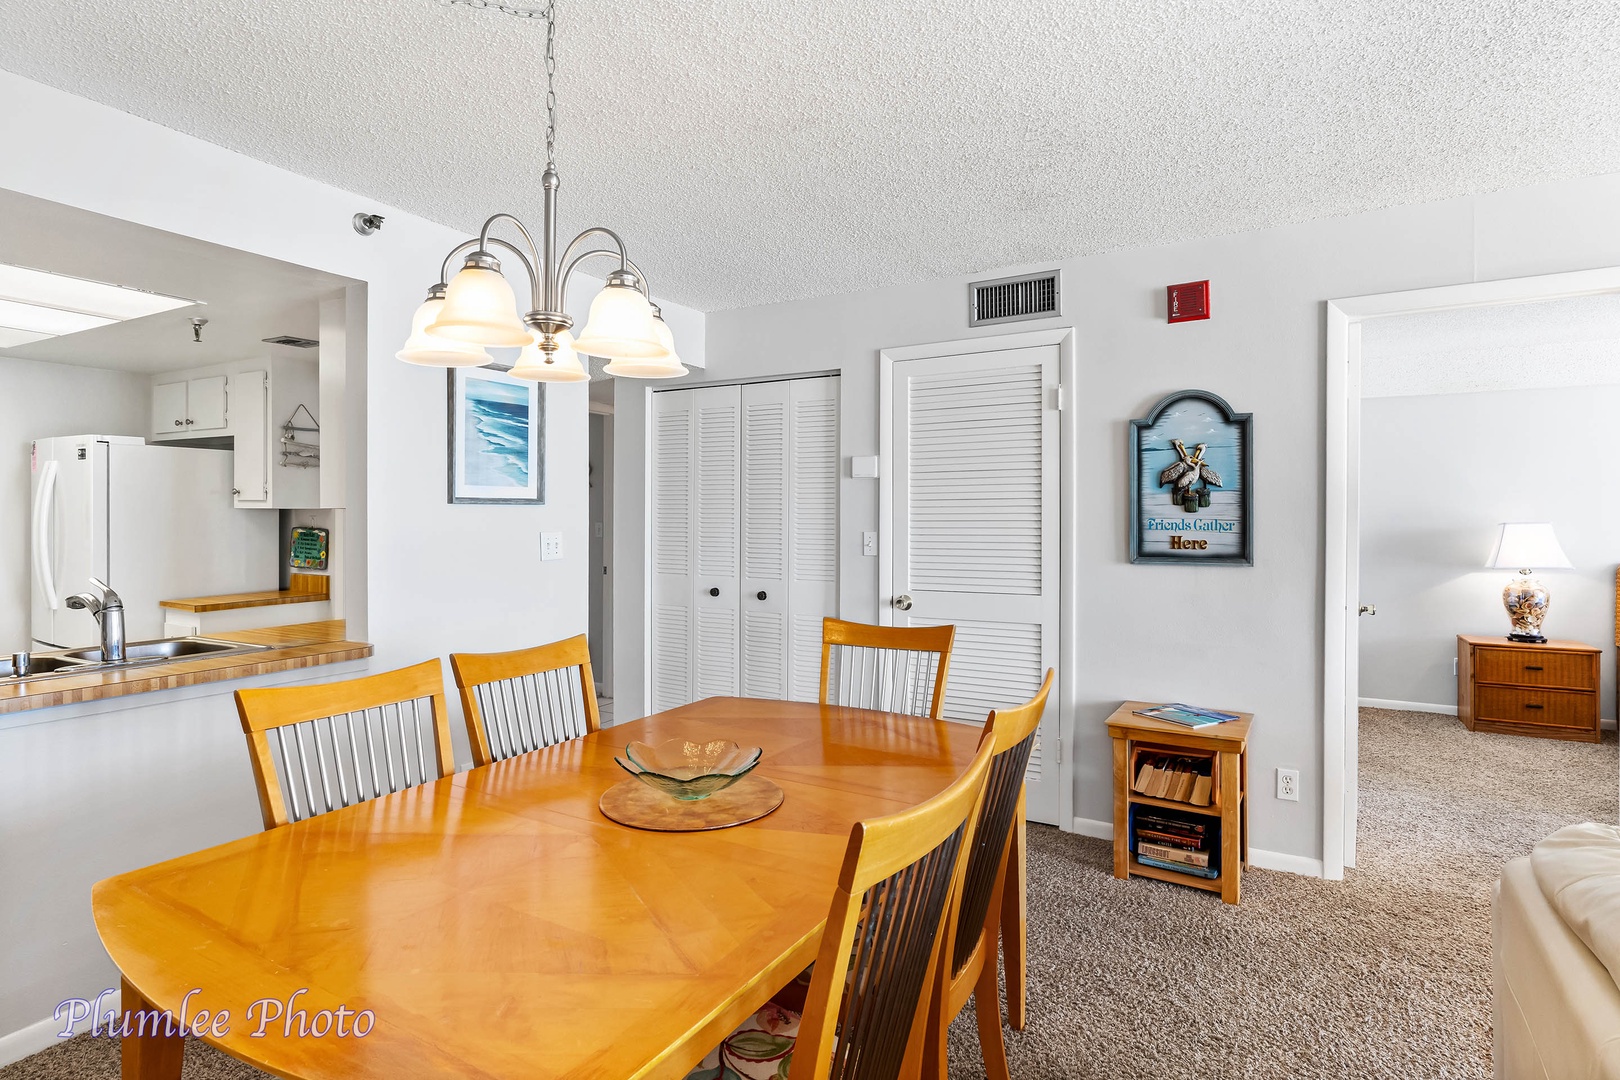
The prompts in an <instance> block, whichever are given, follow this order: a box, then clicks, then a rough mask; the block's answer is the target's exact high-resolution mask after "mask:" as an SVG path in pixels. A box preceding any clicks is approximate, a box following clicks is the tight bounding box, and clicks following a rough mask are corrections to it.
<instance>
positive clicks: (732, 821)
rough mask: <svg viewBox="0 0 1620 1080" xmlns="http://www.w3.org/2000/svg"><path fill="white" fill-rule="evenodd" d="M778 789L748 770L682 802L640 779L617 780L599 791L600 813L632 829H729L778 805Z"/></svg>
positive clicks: (661, 830)
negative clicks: (716, 788)
mask: <svg viewBox="0 0 1620 1080" xmlns="http://www.w3.org/2000/svg"><path fill="white" fill-rule="evenodd" d="M782 798H783V796H782V789H781V788H779V787H777V786H776V785H775V784H773V783H771V782H770V781H769V780H767V779H765V778H764V777H763V776H757V775H755V774H752V773H750V774H749V775H747V776H745V777H743V778H742V779H741V780H739V781H737V782H736V783H735V784H732V785H731V786H730V787H728V788H726V789H725V790H724V791H718V792H715V793H714V794H713V795H710V796H709V797H708V798H707V799H696V800H693V801H691V802H683V801H682V800H680V799H675V798H671V797H670V796H668V795H665V794H664V793H663V792H661V791H656V790H654V789H653V788H651V787H649V786H647V785H646V784H644V783H642V782H641V781H640V780H636V779H629V780H621V781H619V782H618V783H617V784H614V785H613V786H612V787H610V788H608V789H607V790H606V791H604V792H603V793H602V801H601V802H600V803H598V805H599V806H600V807H601V808H602V813H603V814H604V815H606V816H607V817H609V818H611V819H613V820H614V821H617V822H618V823H619V824H620V825H628V826H630V827H631V828H632V829H651V830H653V831H654V832H703V831H705V830H708V829H729V828H730V827H731V826H733V825H744V824H747V823H748V822H750V821H758V820H759V819H760V818H762V817H764V816H765V815H766V814H769V813H770V812H771V811H772V810H775V809H776V808H777V807H778V806H781V805H782Z"/></svg>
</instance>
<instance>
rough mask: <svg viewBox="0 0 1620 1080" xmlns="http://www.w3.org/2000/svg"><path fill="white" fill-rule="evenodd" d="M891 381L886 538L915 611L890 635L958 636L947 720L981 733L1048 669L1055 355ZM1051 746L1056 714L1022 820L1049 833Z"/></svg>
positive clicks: (954, 363) (1026, 695) (925, 364)
mask: <svg viewBox="0 0 1620 1080" xmlns="http://www.w3.org/2000/svg"><path fill="white" fill-rule="evenodd" d="M893 377H894V380H895V383H894V389H895V393H894V397H893V402H894V413H893V417H892V423H893V428H892V430H893V432H894V440H893V445H894V458H895V461H894V488H893V493H894V494H893V502H892V507H893V515H894V517H893V520H892V522H891V523H890V528H889V536H888V539H889V543H890V550H891V551H892V552H893V562H892V564H891V573H892V580H893V582H894V592H895V594H896V596H899V595H906V596H909V597H910V598H911V607H910V609H909V610H905V611H902V610H900V609H899V608H897V607H892V606H891V608H890V611H891V613H892V616H893V622H894V624H895V625H898V626H939V625H943V624H946V623H949V624H952V625H954V626H955V627H956V639H955V643H954V646H953V648H952V652H951V667H950V675H949V678H948V680H947V682H946V690H945V715H946V717H947V718H949V719H952V720H961V721H964V722H967V723H983V722H984V718H985V716H986V714H987V713H988V712H989V711H990V710H991V709H997V708H1005V707H1007V706H1011V705H1019V704H1022V703H1023V702H1025V701H1028V700H1029V699H1030V698H1031V697H1033V696H1034V694H1035V692H1036V690H1038V689H1039V688H1040V685H1041V679H1042V677H1043V675H1044V673H1045V671H1046V669H1047V668H1049V667H1050V668H1056V667H1057V666H1058V625H1059V624H1058V610H1059V607H1058V601H1059V593H1058V563H1057V553H1058V487H1057V479H1058V457H1057V444H1058V412H1057V388H1058V350H1057V347H1056V346H1055V345H1054V346H1043V347H1037V348H1025V349H1010V350H1001V351H996V352H985V353H976V354H971V355H966V356H947V357H937V358H932V359H923V360H907V361H903V362H899V363H896V364H895V365H894V376H893ZM892 602H893V601H892V598H891V604H892ZM1061 700H1062V698H1061V695H1060V693H1059V690H1058V689H1057V688H1055V687H1054V690H1053V692H1052V696H1051V701H1052V702H1054V703H1055V702H1058V701H1061ZM1056 738H1057V707H1056V705H1055V704H1054V705H1052V706H1050V707H1049V708H1048V710H1047V715H1046V717H1045V719H1044V720H1043V721H1042V722H1041V726H1040V728H1039V729H1037V733H1036V737H1035V743H1034V745H1033V747H1032V750H1031V754H1030V762H1029V767H1028V770H1027V773H1026V775H1027V778H1028V782H1029V788H1028V797H1029V817H1030V818H1031V820H1035V821H1045V822H1049V823H1055V822H1056V821H1057V817H1058V808H1059V791H1058V788H1059V784H1058V769H1057V761H1056V760H1055V758H1054V759H1053V760H1050V761H1049V760H1048V748H1055V746H1056Z"/></svg>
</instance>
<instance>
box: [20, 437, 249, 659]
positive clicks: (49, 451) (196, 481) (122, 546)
mask: <svg viewBox="0 0 1620 1080" xmlns="http://www.w3.org/2000/svg"><path fill="white" fill-rule="evenodd" d="M231 459H232V454H231V451H229V450H194V449H191V448H188V447H179V446H163V445H151V446H148V445H147V444H146V441H145V440H144V439H140V438H135V437H132V436H126V435H64V436H60V437H58V438H54V439H39V440H37V441H35V442H34V444H33V448H32V454H31V459H30V463H29V473H30V476H31V480H32V492H33V501H32V509H33V512H32V514H31V516H30V519H29V520H30V548H31V551H32V566H31V577H32V578H33V609H32V619H31V625H32V631H31V636H32V637H33V640H34V646H33V647H34V648H35V649H69V648H78V647H81V646H86V645H99V644H100V643H101V636H100V635H101V630H100V627H99V626H98V625H97V623H96V620H95V619H94V618H93V617H92V616H91V615H90V613H89V612H88V611H84V610H74V609H72V608H69V607H68V606H67V604H66V603H65V601H66V599H67V597H69V596H71V595H73V594H74V593H77V592H86V591H89V592H96V590H95V589H93V588H91V585H90V579H91V578H93V577H95V578H100V579H101V580H102V581H105V582H106V583H107V584H108V585H110V586H112V588H113V591H115V592H116V593H118V595H119V597H120V598H121V599H122V600H123V602H124V626H125V635H126V637H127V638H128V640H130V641H145V640H149V639H151V638H160V637H165V636H169V635H165V634H164V632H163V622H164V618H163V612H164V609H163V608H161V607H159V606H158V603H159V601H162V600H178V599H183V598H185V597H191V596H216V595H219V594H222V593H236V592H256V591H259V590H262V589H274V588H276V587H277V586H278V584H279V579H280V567H279V561H280V559H279V556H280V529H279V522H280V516H279V515H278V514H277V512H276V511H274V510H238V509H236V508H235V506H234V505H233V500H232V494H231V487H232V484H233V469H232V461H231Z"/></svg>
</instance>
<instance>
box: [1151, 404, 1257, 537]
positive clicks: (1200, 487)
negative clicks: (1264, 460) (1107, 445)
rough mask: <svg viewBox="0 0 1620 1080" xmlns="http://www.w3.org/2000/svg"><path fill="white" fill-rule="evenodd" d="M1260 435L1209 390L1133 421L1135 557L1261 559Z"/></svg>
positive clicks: (1249, 418) (1244, 417)
mask: <svg viewBox="0 0 1620 1080" xmlns="http://www.w3.org/2000/svg"><path fill="white" fill-rule="evenodd" d="M1253 434H1254V418H1253V414H1252V413H1237V412H1233V411H1232V407H1231V406H1230V405H1228V404H1227V403H1226V402H1225V401H1224V400H1222V399H1221V398H1220V397H1217V396H1216V395H1214V394H1212V393H1210V392H1209V391H1207V390H1182V391H1179V392H1177V393H1174V394H1171V395H1170V396H1168V397H1166V398H1165V399H1163V400H1162V401H1160V402H1159V403H1158V404H1157V405H1155V406H1153V409H1152V410H1151V411H1150V412H1149V413H1148V415H1147V416H1146V417H1145V418H1143V419H1141V420H1132V421H1131V432H1130V446H1129V448H1128V451H1127V452H1128V453H1129V455H1130V461H1131V487H1130V491H1131V562H1135V563H1197V564H1199V565H1216V566H1253V565H1254V528H1253V514H1252V511H1253V506H1254V502H1253V491H1252V488H1251V483H1250V478H1251V476H1252V475H1253V473H1252V462H1253V442H1254V439H1253Z"/></svg>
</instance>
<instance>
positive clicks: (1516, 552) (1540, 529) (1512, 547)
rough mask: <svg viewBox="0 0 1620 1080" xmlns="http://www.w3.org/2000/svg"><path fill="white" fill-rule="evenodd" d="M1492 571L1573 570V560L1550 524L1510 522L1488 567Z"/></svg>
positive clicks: (1497, 540)
mask: <svg viewBox="0 0 1620 1080" xmlns="http://www.w3.org/2000/svg"><path fill="white" fill-rule="evenodd" d="M1485 565H1486V566H1488V567H1490V568H1491V569H1492V570H1570V569H1573V567H1572V566H1571V565H1570V561H1569V556H1567V555H1565V554H1564V549H1563V548H1562V547H1561V546H1559V543H1558V537H1557V536H1555V535H1553V527H1552V526H1551V525H1549V524H1547V523H1546V522H1525V521H1508V522H1504V523H1503V524H1502V535H1500V536H1498V537H1497V538H1496V550H1495V551H1493V552H1491V558H1490V561H1489V562H1487V563H1486V564H1485Z"/></svg>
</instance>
